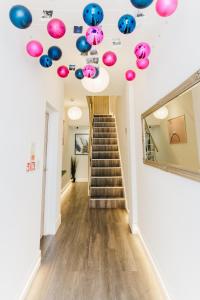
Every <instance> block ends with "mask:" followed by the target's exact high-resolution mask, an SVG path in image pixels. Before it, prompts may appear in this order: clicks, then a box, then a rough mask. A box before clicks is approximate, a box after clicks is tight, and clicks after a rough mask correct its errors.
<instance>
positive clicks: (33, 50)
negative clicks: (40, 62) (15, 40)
mask: <svg viewBox="0 0 200 300" xmlns="http://www.w3.org/2000/svg"><path fill="white" fill-rule="evenodd" d="M26 51H27V52H28V54H29V55H30V56H33V57H39V56H41V55H42V53H43V46H42V44H41V43H40V42H38V41H35V40H32V41H30V42H29V43H28V44H27V45H26Z"/></svg>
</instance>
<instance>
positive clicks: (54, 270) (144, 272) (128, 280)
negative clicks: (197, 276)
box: [26, 183, 165, 300]
mask: <svg viewBox="0 0 200 300" xmlns="http://www.w3.org/2000/svg"><path fill="white" fill-rule="evenodd" d="M42 249H43V251H42V253H43V257H42V263H41V267H40V269H39V272H38V274H37V276H36V278H35V280H34V281H33V284H32V286H31V289H30V292H29V294H28V296H27V298H26V300H165V298H164V296H163V295H162V292H161V290H160V288H159V286H158V283H157V282H156V279H155V277H154V274H153V272H152V270H151V266H150V264H149V262H148V260H147V258H146V255H145V253H144V250H143V248H142V246H141V244H140V241H139V239H138V237H137V236H133V235H132V234H131V233H130V229H129V226H128V216H127V213H126V211H125V210H123V209H89V207H88V197H87V184H86V183H76V184H73V185H72V186H71V187H70V188H69V191H68V193H67V195H66V199H65V200H64V203H63V205H62V224H61V226H60V228H59V230H58V232H57V234H56V236H55V237H49V238H45V239H44V240H43V241H42Z"/></svg>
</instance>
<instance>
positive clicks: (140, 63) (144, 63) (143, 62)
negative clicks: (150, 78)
mask: <svg viewBox="0 0 200 300" xmlns="http://www.w3.org/2000/svg"><path fill="white" fill-rule="evenodd" d="M136 64H137V67H138V69H140V70H144V69H146V68H148V66H149V59H148V58H143V59H137V61H136Z"/></svg>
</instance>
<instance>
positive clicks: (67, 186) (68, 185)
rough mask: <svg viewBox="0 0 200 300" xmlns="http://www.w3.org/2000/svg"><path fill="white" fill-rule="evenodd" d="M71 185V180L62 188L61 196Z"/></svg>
mask: <svg viewBox="0 0 200 300" xmlns="http://www.w3.org/2000/svg"><path fill="white" fill-rule="evenodd" d="M70 185H71V180H70V181H69V182H68V183H67V184H66V185H65V186H64V187H63V188H62V190H61V197H62V196H63V194H64V193H65V192H66V190H67V189H68V188H69V187H70Z"/></svg>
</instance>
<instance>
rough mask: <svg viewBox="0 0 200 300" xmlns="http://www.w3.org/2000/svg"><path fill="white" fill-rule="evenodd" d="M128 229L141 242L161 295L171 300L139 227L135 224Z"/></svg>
mask: <svg viewBox="0 0 200 300" xmlns="http://www.w3.org/2000/svg"><path fill="white" fill-rule="evenodd" d="M129 226H130V225H129ZM130 228H131V231H132V234H135V235H137V236H138V237H139V239H140V241H141V244H142V246H143V248H144V251H145V253H146V255H147V257H148V259H149V262H150V263H151V266H152V268H153V271H154V274H155V276H156V278H157V280H158V282H159V285H160V287H161V289H162V291H163V294H164V296H165V298H166V300H172V298H171V297H170V296H169V293H168V291H167V288H166V286H165V284H164V282H163V280H162V277H161V275H160V272H159V270H158V267H157V265H156V263H155V261H154V259H153V257H152V255H151V253H150V251H149V249H148V247H147V244H146V243H145V241H144V238H143V236H142V234H141V231H140V229H139V227H138V226H137V225H136V224H134V225H133V226H130Z"/></svg>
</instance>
